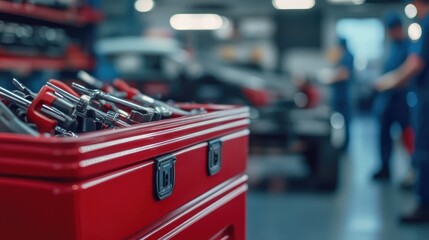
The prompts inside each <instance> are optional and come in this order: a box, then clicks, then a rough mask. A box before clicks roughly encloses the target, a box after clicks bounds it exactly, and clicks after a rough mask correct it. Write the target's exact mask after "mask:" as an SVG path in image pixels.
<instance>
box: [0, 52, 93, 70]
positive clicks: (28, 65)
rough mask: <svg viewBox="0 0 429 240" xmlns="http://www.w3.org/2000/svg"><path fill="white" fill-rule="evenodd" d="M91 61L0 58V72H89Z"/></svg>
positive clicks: (48, 58)
mask: <svg viewBox="0 0 429 240" xmlns="http://www.w3.org/2000/svg"><path fill="white" fill-rule="evenodd" d="M94 64H95V63H94V60H93V59H84V58H83V59H78V60H76V59H75V60H73V61H69V60H68V59H66V58H50V57H22V56H0V70H10V69H20V68H21V69H26V70H42V69H44V70H59V71H60V70H81V69H83V70H89V69H92V68H93V67H94Z"/></svg>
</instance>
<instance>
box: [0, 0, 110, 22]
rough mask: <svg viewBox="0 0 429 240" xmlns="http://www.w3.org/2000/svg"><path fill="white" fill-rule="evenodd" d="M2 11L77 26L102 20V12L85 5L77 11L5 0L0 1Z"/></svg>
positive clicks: (0, 11) (0, 10)
mask: <svg viewBox="0 0 429 240" xmlns="http://www.w3.org/2000/svg"><path fill="white" fill-rule="evenodd" d="M0 13H7V14H14V15H19V16H24V17H30V18H35V19H40V20H45V21H49V22H54V23H60V24H66V25H76V26H82V25H85V24H88V23H97V22H99V21H101V20H102V15H101V13H100V12H98V11H96V10H94V9H92V8H90V7H83V8H81V9H79V10H76V11H70V10H56V9H51V8H48V7H41V6H35V5H32V4H22V3H20V4H17V3H12V2H5V1H0Z"/></svg>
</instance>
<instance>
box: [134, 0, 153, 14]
mask: <svg viewBox="0 0 429 240" xmlns="http://www.w3.org/2000/svg"><path fill="white" fill-rule="evenodd" d="M154 6H155V2H154V1H153V0H137V1H136V2H135V3H134V7H135V9H136V10H137V11H138V12H149V11H150V10H152V9H153V7H154Z"/></svg>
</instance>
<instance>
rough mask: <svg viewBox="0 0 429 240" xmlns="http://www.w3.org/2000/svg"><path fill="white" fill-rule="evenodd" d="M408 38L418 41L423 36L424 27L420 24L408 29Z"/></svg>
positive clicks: (412, 25)
mask: <svg viewBox="0 0 429 240" xmlns="http://www.w3.org/2000/svg"><path fill="white" fill-rule="evenodd" d="M408 36H409V37H410V39H411V40H413V41H417V40H419V39H420V37H421V36H422V27H420V25H419V24H418V23H412V24H411V25H410V26H409V27H408Z"/></svg>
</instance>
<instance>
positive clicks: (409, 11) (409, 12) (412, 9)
mask: <svg viewBox="0 0 429 240" xmlns="http://www.w3.org/2000/svg"><path fill="white" fill-rule="evenodd" d="M404 11H405V15H406V16H407V17H408V18H409V19H413V18H415V17H416V16H417V8H416V6H414V4H412V3H410V4H407V6H405V9H404Z"/></svg>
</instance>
